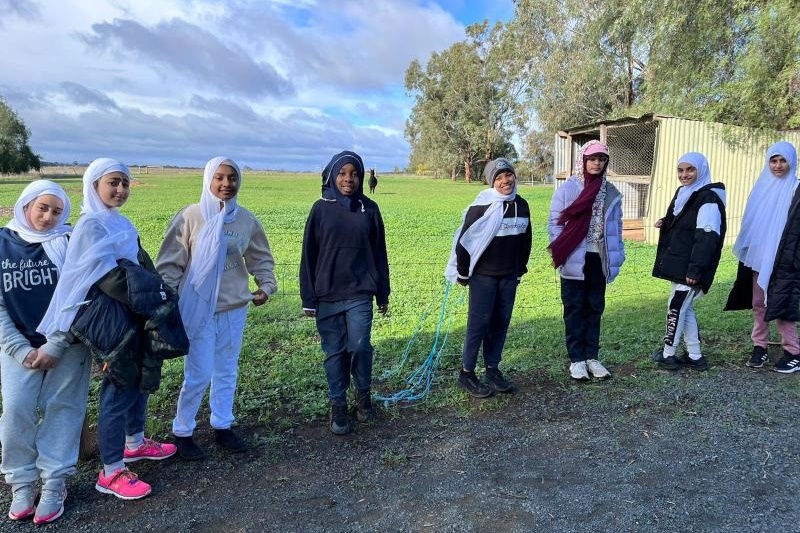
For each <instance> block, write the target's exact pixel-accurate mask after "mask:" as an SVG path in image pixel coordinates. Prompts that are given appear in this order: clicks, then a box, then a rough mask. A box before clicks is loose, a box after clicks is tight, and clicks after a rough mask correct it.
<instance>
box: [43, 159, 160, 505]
mask: <svg viewBox="0 0 800 533" xmlns="http://www.w3.org/2000/svg"><path fill="white" fill-rule="evenodd" d="M130 185H131V175H130V171H129V170H128V167H127V166H126V165H124V164H123V163H120V162H119V161H116V160H114V159H108V158H101V159H96V160H94V161H92V163H91V164H90V165H89V166H88V168H87V169H86V172H84V174H83V203H82V204H81V217H80V219H79V220H78V223H77V224H76V225H75V230H74V231H73V233H72V238H71V239H70V241H69V246H68V247H67V254H66V259H65V262H64V268H63V271H62V276H61V280H60V282H59V284H58V286H57V288H56V291H55V294H54V295H53V299H52V300H51V302H50V306H49V308H48V309H47V313H46V314H45V317H44V319H43V320H42V322H41V324H40V325H39V328H38V331H39V332H41V333H43V334H45V335H50V334H51V333H53V332H56V331H62V332H66V331H69V328H70V326H71V325H72V322H73V321H74V320H75V316H76V314H77V312H78V309H79V308H80V307H81V306H82V305H85V304H87V303H88V302H87V301H86V296H87V294H88V292H89V289H90V288H91V287H92V286H93V285H94V284H95V283H97V282H98V281H100V280H101V279H103V278H105V277H106V276H107V275H109V274H112V275H113V273H112V271H113V270H114V269H116V268H117V267H118V265H117V261H118V260H120V259H128V260H129V261H132V262H134V263H137V264H139V265H141V266H142V267H143V268H146V269H148V270H151V271H153V272H155V267H154V266H153V263H152V260H151V259H150V257H149V256H148V255H147V252H145V251H144V250H143V249H142V248H141V247H140V245H139V234H138V233H137V231H136V228H134V227H133V224H131V222H130V220H128V219H127V218H126V217H125V216H124V215H122V213H120V212H119V208H120V207H122V205H124V204H125V202H126V201H127V200H128V195H129V194H130ZM147 399H148V395H147V394H145V393H143V392H141V391H140V390H139V388H138V387H128V388H126V389H120V388H119V387H117V386H116V385H115V384H114V382H113V381H112V380H111V379H110V377H109V375H108V373H106V374H104V376H103V381H102V383H101V385H100V407H99V417H98V444H99V448H100V458H101V460H102V461H103V469H102V470H101V471H100V473H99V474H98V477H97V483H96V484H95V488H96V489H97V490H98V491H100V492H103V493H105V494H112V495H114V496H116V497H118V498H120V499H124V500H135V499H138V498H143V497H145V496H147V495H148V494H150V491H151V488H150V485H148V484H147V483H145V482H143V481H141V480H139V479H138V477H137V476H136V474H134V473H133V472H131V471H130V470H128V469H127V468H126V466H125V463H128V462H132V461H138V460H141V459H151V460H161V459H166V458H167V457H170V456H172V455H174V454H175V450H176V449H175V445H174V444H163V443H159V442H156V441H154V440H151V439H148V438H145V436H144V426H145V415H146V411H147Z"/></svg>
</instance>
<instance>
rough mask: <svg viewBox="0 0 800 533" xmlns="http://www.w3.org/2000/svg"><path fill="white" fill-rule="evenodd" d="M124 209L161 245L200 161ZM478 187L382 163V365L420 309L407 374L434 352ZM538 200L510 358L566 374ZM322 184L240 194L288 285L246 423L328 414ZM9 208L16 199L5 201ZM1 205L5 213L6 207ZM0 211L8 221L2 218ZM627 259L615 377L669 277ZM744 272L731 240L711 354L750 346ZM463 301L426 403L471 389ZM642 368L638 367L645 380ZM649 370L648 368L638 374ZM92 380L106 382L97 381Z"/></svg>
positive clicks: (165, 427) (258, 185)
mask: <svg viewBox="0 0 800 533" xmlns="http://www.w3.org/2000/svg"><path fill="white" fill-rule="evenodd" d="M138 178H139V181H138V182H137V183H136V184H135V186H134V188H133V191H132V193H131V197H130V199H129V201H128V203H127V204H126V205H125V206H124V207H123V209H122V211H123V213H124V214H125V215H126V216H128V217H129V218H130V219H131V220H132V221H133V223H134V224H135V225H136V227H137V228H138V229H139V232H140V235H141V239H142V243H143V245H144V247H145V248H146V249H147V250H148V252H150V253H151V255H153V256H154V257H155V255H156V253H157V251H158V248H159V245H160V241H161V238H162V235H163V231H164V229H165V227H166V225H167V223H168V221H169V220H170V218H171V217H172V216H173V215H174V214H175V213H176V212H177V211H178V210H179V209H180V208H181V207H182V206H184V205H186V204H188V203H191V202H195V201H197V199H198V198H199V195H200V185H201V182H202V178H201V173H200V172H199V171H198V172H197V173H196V174H181V175H166V176H164V175H159V176H156V175H142V176H139V177H138ZM59 182H60V183H61V184H62V185H63V186H64V187H65V189H67V191H68V192H69V193H70V196H71V198H72V199H73V201H74V202H75V204H74V206H73V216H72V220H73V221H74V220H75V219H76V218H77V214H78V213H79V211H80V207H79V202H80V195H81V184H80V180H79V179H74V178H72V179H61V180H59ZM25 184H27V180H8V179H6V180H4V181H3V182H2V187H0V207H11V206H13V203H14V201H15V200H16V198H17V195H18V194H19V192H20V191H21V190H22V188H23V187H24V186H25ZM481 187H482V186H480V185H477V184H474V185H466V184H464V183H452V182H450V181H444V180H433V179H430V178H418V177H409V176H404V177H395V176H380V184H379V185H378V188H377V194H376V195H374V196H373V198H374V199H375V200H376V201H377V202H378V203H379V205H380V207H381V211H382V214H383V218H384V222H385V225H386V233H387V240H388V247H389V260H390V268H391V281H392V291H393V292H392V296H391V298H390V313H389V315H388V316H386V317H381V316H380V315H377V314H376V319H375V323H374V328H373V343H374V345H375V349H376V357H375V369H374V375H375V377H376V378H380V376H381V374H382V373H383V372H384V371H385V370H387V369H389V368H392V367H394V366H396V364H397V363H398V361H399V358H400V356H401V354H402V353H403V350H404V349H405V347H406V345H407V343H408V340H409V338H410V337H411V335H412V333H413V332H414V331H415V329H416V328H417V327H418V325H419V323H420V319H421V317H423V316H427V317H428V318H427V319H426V320H425V321H424V323H423V324H422V330H421V335H420V337H419V341H418V343H417V344H416V345H415V348H414V349H413V350H412V355H411V358H410V359H409V362H408V363H407V365H406V367H405V369H404V371H402V372H400V375H401V376H402V375H405V374H407V372H408V371H410V370H412V369H413V368H414V367H415V366H416V365H418V364H419V363H420V361H421V360H422V359H423V358H424V357H425V356H426V355H427V354H428V351H429V349H430V347H431V343H432V339H433V333H434V331H435V329H436V325H437V321H438V309H439V305H440V303H441V298H442V289H443V277H442V271H443V269H444V265H445V263H446V261H447V258H448V255H449V251H450V245H451V242H452V236H453V232H454V231H455V229H456V228H457V226H458V225H459V223H460V216H461V212H462V211H463V209H464V208H465V207H466V206H467V205H468V204H469V203H470V201H471V200H472V199H473V198H474V196H475V195H476V194H477V192H478V191H479V190H480V189H481ZM520 194H521V195H522V196H524V197H525V198H526V199H527V200H528V201H529V202H530V204H531V211H532V213H533V215H532V217H533V228H534V251H533V255H532V258H531V261H530V263H529V273H528V275H526V276H525V277H524V278H523V282H522V284H521V285H520V288H519V293H518V296H517V306H516V308H515V313H514V318H513V322H512V326H511V330H510V332H509V336H508V341H507V344H506V351H505V355H504V363H503V367H504V368H505V369H506V370H510V371H511V374H512V376H513V375H517V376H521V375H524V374H534V373H535V374H537V375H542V374H544V375H547V376H549V378H550V379H552V380H554V381H556V382H560V383H566V382H567V381H569V380H568V377H567V376H566V373H565V369H566V352H565V349H564V346H563V327H562V322H561V304H560V299H559V285H558V278H557V276H556V274H555V272H554V270H553V269H552V267H551V266H550V261H549V255H548V253H547V251H546V246H547V232H546V219H547V211H548V206H549V201H550V196H551V194H552V189H551V188H550V187H549V186H524V187H523V188H522V189H521V190H520ZM318 197H319V178H318V177H317V175H310V174H288V173H287V174H268V175H265V174H245V176H244V180H243V187H242V189H241V192H240V194H239V202H240V204H241V205H243V206H245V207H247V208H248V209H250V210H251V211H252V212H254V213H255V214H256V216H258V218H259V219H260V220H261V221H262V223H263V224H264V227H265V229H266V232H267V235H268V237H269V239H270V243H271V246H272V251H273V254H274V256H275V260H276V276H277V278H278V283H279V288H280V290H279V293H278V294H277V295H275V296H274V297H272V298H271V299H270V301H269V302H268V303H267V305H265V306H262V307H260V308H251V310H250V316H249V320H248V325H247V328H246V331H245V342H244V348H243V351H242V357H241V362H240V381H239V392H238V400H237V402H238V403H237V413H238V416H239V420H240V422H242V423H267V424H269V425H270V426H272V427H283V426H286V425H290V424H293V423H295V422H297V421H298V420H304V419H309V418H313V417H317V416H320V415H322V414H323V413H324V412H325V410H326V407H327V403H326V399H325V392H326V385H325V379H324V374H323V370H322V365H321V360H322V354H321V351H320V347H319V339H318V337H317V334H316V329H315V327H314V322H313V320H312V319H307V318H304V317H303V316H302V312H301V309H300V301H299V296H298V283H297V270H298V264H299V259H300V247H301V241H302V232H303V225H304V222H305V217H306V215H307V213H308V210H309V208H310V206H311V204H312V203H313V202H314V200H316V198H318ZM3 212H6V211H3ZM0 216H2V215H0ZM6 220H7V215H5V218H0V223H5V221H6ZM626 244H627V247H626V252H627V256H628V260H627V262H626V264H625V266H624V267H623V271H622V273H621V275H620V277H619V278H618V279H617V281H615V282H614V283H613V284H612V285H611V286H609V290H608V294H607V307H606V313H605V316H604V322H603V337H602V346H603V348H602V357H601V359H602V360H603V361H604V362H606V363H608V364H609V366H610V368H611V370H612V371H614V370H615V368H616V369H617V370H619V372H618V376H619V379H623V380H624V379H629V378H630V376H631V375H634V376H636V377H640V378H646V377H647V376H648V375H649V374H651V373H653V372H655V367H654V365H653V364H652V363H650V362H649V354H650V352H651V351H652V349H653V348H654V347H655V346H657V345H658V344H659V342H660V338H661V336H662V334H663V322H664V311H665V306H666V297H667V294H668V284H667V282H665V281H660V280H656V279H653V278H652V277H651V276H650V271H651V268H652V262H653V257H654V247H652V246H648V245H644V244H640V243H634V242H628V243H626ZM735 271H736V262H735V259H734V258H733V256H732V255H731V253H730V250H729V249H727V250H726V251H725V252H724V254H723V262H722V265H721V267H720V271H719V273H718V277H717V282H716V284H715V286H714V287H713V288H712V290H711V292H710V293H709V295H708V296H707V297H706V298H704V299H702V300H700V301H699V302H698V304H697V311H698V316H699V320H700V326H701V332H702V334H703V340H704V343H705V353H706V355H708V356H709V357H710V358H711V361H712V363H713V364H720V363H722V362H731V363H738V362H740V361H741V360H742V358H743V356H744V353H745V352H746V351H747V350H749V329H750V317H749V314H748V313H747V312H737V313H723V312H722V306H723V304H724V301H725V298H726V297H727V293H728V290H729V288H730V285H731V282H732V279H733V277H734V275H735ZM454 291H455V292H454V294H453V297H454V300H455V301H456V302H458V301H459V300H460V301H461V303H460V304H458V303H457V304H456V307H455V311H456V314H455V318H454V321H453V327H452V331H451V333H450V336H449V338H448V344H447V346H446V348H445V351H444V355H443V357H442V360H441V366H440V368H439V372H438V375H437V379H436V382H435V383H434V387H433V390H432V397H431V400H430V401H429V403H427V404H426V405H428V406H430V405H440V404H449V405H456V404H460V403H463V402H467V401H468V400H467V398H466V396H465V395H463V394H461V393H460V392H458V391H457V390H456V389H455V388H454V387H453V381H454V380H453V377H454V375H455V372H456V371H457V369H458V365H459V357H460V348H461V343H462V341H463V331H464V325H465V322H466V305H465V303H464V300H463V295H464V293H465V292H466V291H465V289H462V288H460V287H458V288H456V289H454ZM181 377H182V364H181V360H174V361H170V362H168V363H167V364H166V365H165V370H164V378H163V382H162V387H161V390H160V391H159V392H158V393H157V394H155V395H154V396H153V397H152V399H151V403H150V407H151V413H152V415H153V416H152V420H151V422H150V423H151V428H150V430H151V431H155V432H158V433H167V432H168V431H169V421H170V420H171V416H172V411H173V408H174V404H175V398H176V396H177V392H178V389H179V387H180V383H181ZM635 382H636V380H631V383H632V386H635V384H634V383H635ZM642 383H646V379H645V380H643V381H642ZM95 386H96V381H95ZM401 386H402V383H401V379H400V378H397V377H395V378H391V379H390V380H388V381H383V380H381V379H376V383H375V388H376V389H377V390H379V391H381V392H383V393H389V392H393V391H396V390H398V389H399V388H400V387H401Z"/></svg>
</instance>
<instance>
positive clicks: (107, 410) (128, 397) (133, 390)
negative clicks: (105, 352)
mask: <svg viewBox="0 0 800 533" xmlns="http://www.w3.org/2000/svg"><path fill="white" fill-rule="evenodd" d="M148 397H149V395H147V394H144V393H143V392H141V391H140V390H139V386H138V384H136V385H134V386H133V387H130V388H127V389H119V388H117V386H116V385H114V383H113V382H112V381H111V379H109V377H108V376H104V377H103V382H102V383H101V384H100V407H99V415H98V420H97V440H98V445H99V447H100V459H101V460H102V461H103V464H105V465H112V464H114V463H117V462H119V461H122V458H123V454H124V453H125V436H126V435H136V434H137V433H142V432H143V431H144V417H145V411H146V410H147V398H148Z"/></svg>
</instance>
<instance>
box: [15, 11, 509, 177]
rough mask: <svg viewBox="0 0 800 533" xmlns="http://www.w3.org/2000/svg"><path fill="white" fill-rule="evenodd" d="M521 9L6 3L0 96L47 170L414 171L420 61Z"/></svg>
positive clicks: (507, 17) (506, 18)
mask: <svg viewBox="0 0 800 533" xmlns="http://www.w3.org/2000/svg"><path fill="white" fill-rule="evenodd" d="M513 9H514V8H513V3H512V0H497V1H495V0H473V1H470V0H225V1H211V0H58V1H51V0H0V51H2V52H0V97H3V98H4V99H5V100H6V102H7V103H9V104H10V105H11V107H12V108H14V110H15V111H16V112H17V113H18V115H19V116H20V117H21V118H22V119H23V121H24V122H25V124H26V125H27V126H28V128H29V129H30V130H31V141H30V142H31V147H32V148H33V150H34V151H35V152H36V153H38V154H40V155H41V156H42V158H43V159H44V160H45V161H59V162H72V161H79V162H88V161H90V160H91V159H94V158H95V157H101V156H107V157H115V158H118V159H121V160H123V161H126V162H128V163H130V164H153V165H158V164H174V165H183V166H202V165H203V164H205V162H206V160H208V159H210V158H211V157H213V156H215V155H227V156H230V157H233V158H234V159H236V160H237V161H238V162H239V163H240V164H241V165H242V166H250V167H253V168H264V169H267V168H269V169H285V170H317V169H319V168H320V167H321V166H322V165H324V163H325V162H327V160H328V159H329V158H330V156H331V155H333V154H334V153H335V152H338V151H340V150H342V149H350V150H355V151H357V152H359V153H360V154H361V155H362V156H363V157H364V160H365V164H366V165H367V166H371V167H377V168H378V169H379V170H392V169H393V168H394V167H400V168H403V167H405V166H406V165H407V162H408V145H407V143H406V142H405V139H404V136H403V130H404V125H405V120H406V118H407V117H408V113H409V110H410V107H411V103H412V102H411V100H410V99H409V98H408V97H407V96H406V94H405V89H404V87H403V81H404V74H405V70H406V68H407V67H408V64H409V63H410V62H411V60H413V59H415V58H416V59H420V60H421V61H425V60H426V59H427V58H428V57H429V56H430V54H431V52H433V51H441V50H444V49H446V48H447V47H449V46H450V45H451V44H452V43H454V42H456V41H459V40H462V39H463V38H464V28H465V27H466V26H468V25H469V24H471V23H473V22H480V21H483V20H484V19H488V20H490V21H492V22H494V21H496V20H508V19H510V18H511V16H512V15H513Z"/></svg>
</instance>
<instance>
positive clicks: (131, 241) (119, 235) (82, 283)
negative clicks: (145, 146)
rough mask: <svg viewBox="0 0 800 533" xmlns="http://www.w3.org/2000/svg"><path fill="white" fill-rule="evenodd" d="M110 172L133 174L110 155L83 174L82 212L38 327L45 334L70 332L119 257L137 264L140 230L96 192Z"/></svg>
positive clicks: (96, 161)
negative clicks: (95, 287)
mask: <svg viewBox="0 0 800 533" xmlns="http://www.w3.org/2000/svg"><path fill="white" fill-rule="evenodd" d="M112 172H122V173H123V174H125V175H126V176H128V178H130V175H131V174H130V171H129V170H128V167H127V166H125V165H124V164H122V163H120V162H119V161H115V160H113V159H108V158H102V159H95V160H94V161H92V163H91V164H90V165H89V166H88V167H87V169H86V172H84V173H83V202H82V204H81V215H82V216H81V217H80V218H79V219H78V223H77V224H76V225H75V229H74V230H73V231H72V238H71V239H70V241H69V245H68V246H67V255H66V259H65V261H64V268H63V269H62V272H61V276H60V278H59V280H58V285H56V290H55V293H54V294H53V298H52V300H50V306H49V307H48V308H47V312H46V313H45V315H44V318H42V322H41V323H40V324H39V327H38V328H37V329H36V331H38V332H39V333H42V334H43V335H49V334H51V333H53V332H54V331H68V330H69V328H70V326H71V325H72V322H73V321H74V320H75V315H76V314H77V312H78V309H79V308H80V306H81V305H82V304H83V302H84V300H85V299H86V294H87V293H88V292H89V289H90V288H91V287H92V285H94V284H95V283H96V282H97V281H99V280H100V278H102V277H103V276H104V275H106V274H107V273H108V272H109V271H110V270H111V269H113V268H115V267H116V266H117V260H118V259H128V260H130V261H133V262H134V263H138V258H137V256H138V253H139V234H138V233H137V232H136V228H134V227H133V224H131V222H130V220H128V219H127V218H125V217H124V216H123V215H122V214H120V212H119V209H117V208H111V207H108V206H106V205H105V204H104V203H103V201H102V200H101V199H100V196H98V194H97V191H96V190H95V183H96V182H97V181H98V180H99V179H100V178H102V177H103V176H105V175H106V174H110V173H112Z"/></svg>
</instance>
